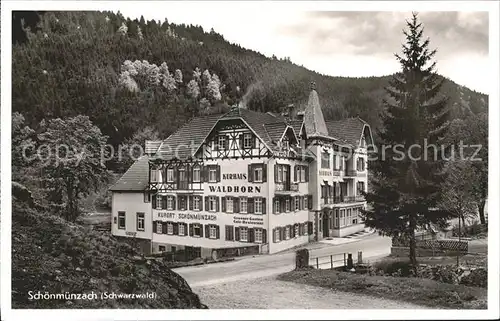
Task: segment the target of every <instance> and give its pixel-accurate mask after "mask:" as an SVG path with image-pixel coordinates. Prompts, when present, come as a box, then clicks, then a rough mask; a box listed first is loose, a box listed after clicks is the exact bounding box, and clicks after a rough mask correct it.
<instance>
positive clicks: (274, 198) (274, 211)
mask: <svg viewBox="0 0 500 321" xmlns="http://www.w3.org/2000/svg"><path fill="white" fill-rule="evenodd" d="M274 204H276V197H273V204H272V205H273V214H276V205H274Z"/></svg>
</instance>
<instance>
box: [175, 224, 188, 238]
mask: <svg viewBox="0 0 500 321" xmlns="http://www.w3.org/2000/svg"><path fill="white" fill-rule="evenodd" d="M177 226H178V227H179V235H180V236H183V235H186V228H185V227H186V226H185V225H184V224H183V223H178V225H177Z"/></svg>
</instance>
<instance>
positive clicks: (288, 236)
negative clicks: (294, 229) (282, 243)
mask: <svg viewBox="0 0 500 321" xmlns="http://www.w3.org/2000/svg"><path fill="white" fill-rule="evenodd" d="M289 238H290V226H287V227H286V228H285V240H288V239H289Z"/></svg>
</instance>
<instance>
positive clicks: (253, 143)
mask: <svg viewBox="0 0 500 321" xmlns="http://www.w3.org/2000/svg"><path fill="white" fill-rule="evenodd" d="M256 146H257V137H255V136H253V137H252V148H255V147H256Z"/></svg>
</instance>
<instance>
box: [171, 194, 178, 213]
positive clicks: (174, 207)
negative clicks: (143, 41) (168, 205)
mask: <svg viewBox="0 0 500 321" xmlns="http://www.w3.org/2000/svg"><path fill="white" fill-rule="evenodd" d="M176 198H177V197H175V196H172V209H174V210H176V209H177V207H176V205H177V204H175V203H176V202H175V201H176Z"/></svg>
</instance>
